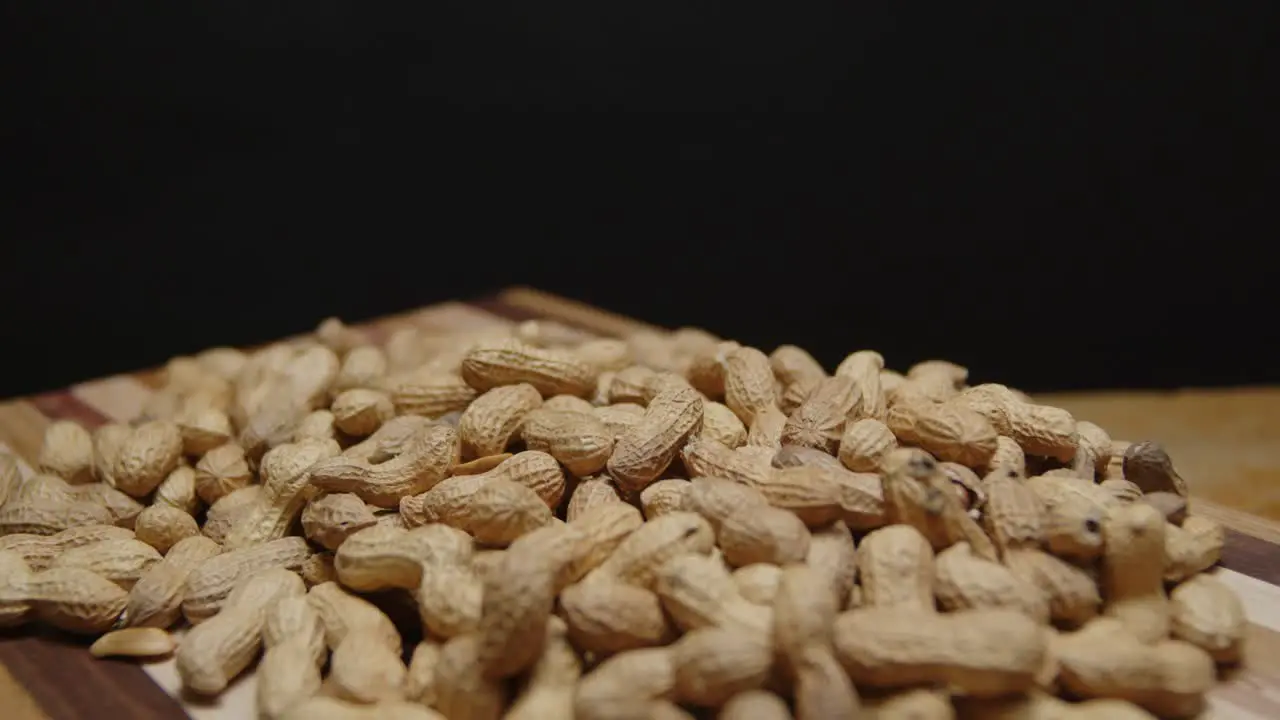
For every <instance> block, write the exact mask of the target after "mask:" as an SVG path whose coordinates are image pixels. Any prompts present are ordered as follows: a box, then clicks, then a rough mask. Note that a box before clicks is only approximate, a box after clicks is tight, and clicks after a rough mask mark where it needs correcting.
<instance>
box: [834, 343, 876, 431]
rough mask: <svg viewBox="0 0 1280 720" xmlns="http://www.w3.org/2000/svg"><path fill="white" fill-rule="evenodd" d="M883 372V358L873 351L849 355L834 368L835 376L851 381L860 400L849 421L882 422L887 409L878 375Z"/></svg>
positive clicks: (861, 351) (862, 351)
mask: <svg viewBox="0 0 1280 720" xmlns="http://www.w3.org/2000/svg"><path fill="white" fill-rule="evenodd" d="M883 370H884V357H883V356H882V355H880V353H878V352H875V351H874V350H859V351H858V352H855V353H851V354H850V355H849V356H848V357H846V358H845V359H844V360H842V361H841V362H840V365H839V366H837V367H836V372H835V374H836V375H837V376H839V377H847V378H849V379H850V380H852V381H853V384H854V387H856V388H857V390H858V397H860V398H861V400H860V401H859V403H858V407H857V408H856V409H855V411H854V416H853V417H851V418H849V419H850V420H859V419H861V418H872V419H874V420H883V419H884V416H885V412H886V411H887V409H888V400H887V398H886V397H885V391H884V387H883V386H882V385H881V384H880V373H881V371H883Z"/></svg>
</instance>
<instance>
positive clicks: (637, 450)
mask: <svg viewBox="0 0 1280 720" xmlns="http://www.w3.org/2000/svg"><path fill="white" fill-rule="evenodd" d="M701 425H702V397H701V396H700V395H699V394H698V392H697V391H696V390H693V389H692V388H688V389H674V390H669V391H664V392H661V393H659V394H658V395H657V396H655V397H654V398H653V400H652V401H651V402H650V403H649V405H648V407H647V408H646V409H645V414H644V417H643V418H641V420H640V422H639V423H637V424H636V425H634V426H632V427H631V428H630V429H629V430H627V431H626V432H625V433H623V434H622V435H621V436H620V437H619V438H618V440H617V442H616V443H615V444H614V447H613V453H612V454H611V455H610V456H609V460H608V468H609V474H610V475H612V476H613V478H614V480H616V481H617V482H618V485H619V487H621V488H622V489H623V490H624V491H628V492H639V491H641V490H643V489H644V488H645V487H647V486H648V485H649V484H650V483H652V482H653V481H654V480H656V479H657V478H658V476H659V475H660V474H661V473H662V471H664V470H666V469H667V466H668V465H670V464H671V461H672V460H673V459H674V458H675V456H676V452H677V451H679V450H680V447H681V445H682V444H683V443H684V441H685V440H686V439H687V438H688V437H689V436H690V435H691V434H693V433H695V432H696V431H697V430H698V429H699V428H700V427H701Z"/></svg>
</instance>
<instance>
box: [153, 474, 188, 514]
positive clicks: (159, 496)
mask: <svg viewBox="0 0 1280 720" xmlns="http://www.w3.org/2000/svg"><path fill="white" fill-rule="evenodd" d="M151 504H152V505H168V506H169V507H172V508H175V509H177V510H181V511H182V512H184V513H186V514H188V515H191V516H193V517H194V516H195V514H196V513H197V512H199V510H200V495H199V494H198V493H197V492H196V471H195V469H194V468H192V467H191V466H190V465H179V466H178V467H176V468H174V469H173V472H171V473H169V475H168V477H166V478H165V479H164V480H162V481H161V482H160V484H159V485H158V486H156V492H155V495H154V496H152V500H151Z"/></svg>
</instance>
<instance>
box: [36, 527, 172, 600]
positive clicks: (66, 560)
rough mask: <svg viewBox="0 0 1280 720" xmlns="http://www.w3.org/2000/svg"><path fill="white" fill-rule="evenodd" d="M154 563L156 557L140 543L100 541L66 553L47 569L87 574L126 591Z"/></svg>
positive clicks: (154, 553) (157, 559)
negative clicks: (75, 569)
mask: <svg viewBox="0 0 1280 720" xmlns="http://www.w3.org/2000/svg"><path fill="white" fill-rule="evenodd" d="M158 562H160V553H158V552H156V549H155V548H153V547H151V546H150V545H148V544H146V543H144V542H142V541H141V540H134V539H122V540H100V541H98V542H95V543H90V544H88V545H82V546H80V547H78V548H74V549H71V550H67V551H66V552H64V553H63V554H62V555H59V556H58V557H57V558H55V559H54V561H53V562H52V563H51V564H50V565H49V567H50V568H51V569H52V568H78V569H81V570H89V571H90V572H93V573H94V574H95V575H98V576H101V577H104V578H106V579H107V580H110V581H111V582H113V583H115V584H117V585H119V586H120V587H122V588H124V589H125V590H128V589H129V588H131V587H133V585H134V583H136V582H138V579H139V578H140V577H142V575H143V573H145V572H146V571H147V569H148V568H150V567H151V566H152V565H154V564H156V563H158Z"/></svg>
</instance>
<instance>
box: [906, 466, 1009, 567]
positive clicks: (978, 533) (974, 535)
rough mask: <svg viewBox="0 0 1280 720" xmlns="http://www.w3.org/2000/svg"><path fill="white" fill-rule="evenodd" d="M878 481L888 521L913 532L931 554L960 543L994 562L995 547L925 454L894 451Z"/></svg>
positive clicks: (945, 478)
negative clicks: (926, 542) (924, 541)
mask: <svg viewBox="0 0 1280 720" xmlns="http://www.w3.org/2000/svg"><path fill="white" fill-rule="evenodd" d="M882 480H883V484H884V496H885V508H886V510H887V511H888V516H889V519H890V520H891V521H893V522H899V523H904V524H907V525H911V526H912V527H914V528H916V529H917V530H919V531H920V532H921V534H923V535H924V536H925V537H926V538H927V539H928V540H929V542H930V544H932V545H933V547H934V549H935V550H941V549H943V548H946V547H948V546H950V545H952V544H954V543H957V542H961V541H963V542H967V543H969V544H970V545H971V546H972V547H973V551H974V553H975V554H976V555H978V556H979V557H982V558H986V559H988V560H996V559H998V555H997V553H996V549H995V546H994V545H992V544H991V540H990V539H988V538H987V535H986V533H984V532H983V531H982V528H981V527H979V526H978V524H977V522H976V521H974V520H973V518H971V517H969V515H968V513H966V512H965V510H964V508H963V507H962V506H961V505H960V500H959V498H958V497H957V496H956V494H955V491H954V490H953V489H952V487H951V480H950V479H948V478H947V476H946V474H945V473H944V472H943V471H942V469H941V468H940V467H939V466H938V463H937V461H935V460H934V459H933V458H932V457H930V456H929V455H928V453H925V452H923V451H921V450H918V449H915V448H901V449H898V450H894V451H893V452H892V453H890V455H889V457H888V458H887V459H886V461H885V470H884V474H883V475H882Z"/></svg>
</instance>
